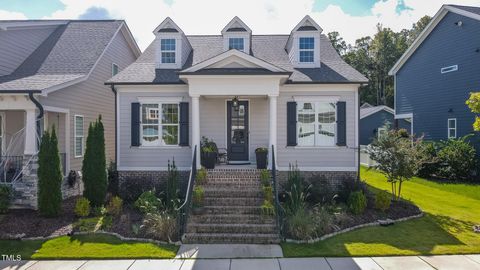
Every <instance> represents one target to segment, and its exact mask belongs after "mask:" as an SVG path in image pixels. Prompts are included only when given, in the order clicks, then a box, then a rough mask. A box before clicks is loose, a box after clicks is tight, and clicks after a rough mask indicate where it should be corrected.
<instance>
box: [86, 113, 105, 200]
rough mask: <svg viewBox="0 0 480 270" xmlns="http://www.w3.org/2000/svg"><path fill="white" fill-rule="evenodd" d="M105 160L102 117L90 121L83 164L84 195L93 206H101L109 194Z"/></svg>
mask: <svg viewBox="0 0 480 270" xmlns="http://www.w3.org/2000/svg"><path fill="white" fill-rule="evenodd" d="M106 169H107V168H106V161H105V137H104V128H103V123H102V117H101V116H100V117H99V118H98V120H97V121H95V122H94V123H90V125H89V127H88V137H87V143H86V149H85V156H84V158H83V164H82V175H83V183H84V187H85V189H84V191H83V196H84V197H86V198H87V199H88V200H89V201H90V203H91V204H92V206H101V205H103V203H104V201H105V196H106V194H107V185H108V183H107V171H106Z"/></svg>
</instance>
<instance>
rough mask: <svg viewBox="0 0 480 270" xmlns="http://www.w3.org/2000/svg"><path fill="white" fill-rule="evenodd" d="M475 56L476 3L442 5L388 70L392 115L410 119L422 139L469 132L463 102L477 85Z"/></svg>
mask: <svg viewBox="0 0 480 270" xmlns="http://www.w3.org/2000/svg"><path fill="white" fill-rule="evenodd" d="M479 57H480V7H468V6H457V5H444V6H443V7H442V8H441V9H440V10H439V11H438V12H437V14H436V15H435V16H434V17H433V19H432V21H431V22H430V24H429V25H428V26H427V27H426V28H425V30H424V31H423V32H422V33H421V34H420V35H419V37H418V38H417V39H416V40H415V42H414V43H413V44H412V46H411V47H410V48H408V50H407V51H406V52H405V54H404V55H403V56H402V57H401V58H400V59H399V61H398V62H397V63H396V64H395V66H394V67H393V68H392V70H391V71H390V74H391V75H394V76H395V118H396V119H405V118H408V119H411V120H412V133H414V134H416V135H424V136H425V137H424V138H425V139H426V140H447V139H449V138H459V137H462V136H465V135H467V134H470V133H473V127H472V124H473V122H474V121H475V115H474V114H473V113H472V112H471V111H470V109H469V108H468V107H467V105H465V101H466V100H467V99H468V98H469V96H470V92H478V91H479V89H480V76H479V74H480V61H479ZM475 134H476V135H475V137H473V138H472V141H473V142H474V143H477V146H480V143H479V140H480V135H479V134H478V132H476V133H475Z"/></svg>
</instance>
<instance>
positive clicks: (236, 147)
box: [227, 101, 248, 161]
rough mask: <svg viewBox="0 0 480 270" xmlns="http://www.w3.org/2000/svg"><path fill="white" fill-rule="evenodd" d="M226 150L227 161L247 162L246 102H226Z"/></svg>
mask: <svg viewBox="0 0 480 270" xmlns="http://www.w3.org/2000/svg"><path fill="white" fill-rule="evenodd" d="M227 149H228V160H229V161H248V101H239V102H238V106H237V107H233V103H232V102H231V101H228V102H227Z"/></svg>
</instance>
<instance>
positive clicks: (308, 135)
mask: <svg viewBox="0 0 480 270" xmlns="http://www.w3.org/2000/svg"><path fill="white" fill-rule="evenodd" d="M336 114H337V110H336V103H333V102H329V101H305V102H298V103H297V143H298V146H335V143H336V142H335V140H336V129H337V126H336V125H337V123H336Z"/></svg>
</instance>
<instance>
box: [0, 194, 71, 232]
mask: <svg viewBox="0 0 480 270" xmlns="http://www.w3.org/2000/svg"><path fill="white" fill-rule="evenodd" d="M76 199H77V198H75V197H72V198H69V199H66V200H64V201H63V203H62V214H60V216H58V217H55V218H46V217H43V216H41V215H40V214H39V213H38V211H34V210H29V209H11V210H9V211H8V213H7V214H5V215H1V216H0V239H11V238H25V237H49V236H59V235H65V234H69V233H71V232H72V228H73V226H72V223H73V222H74V221H75V220H76V219H77V218H76V217H75V214H74V212H73V209H74V207H75V201H76Z"/></svg>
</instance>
